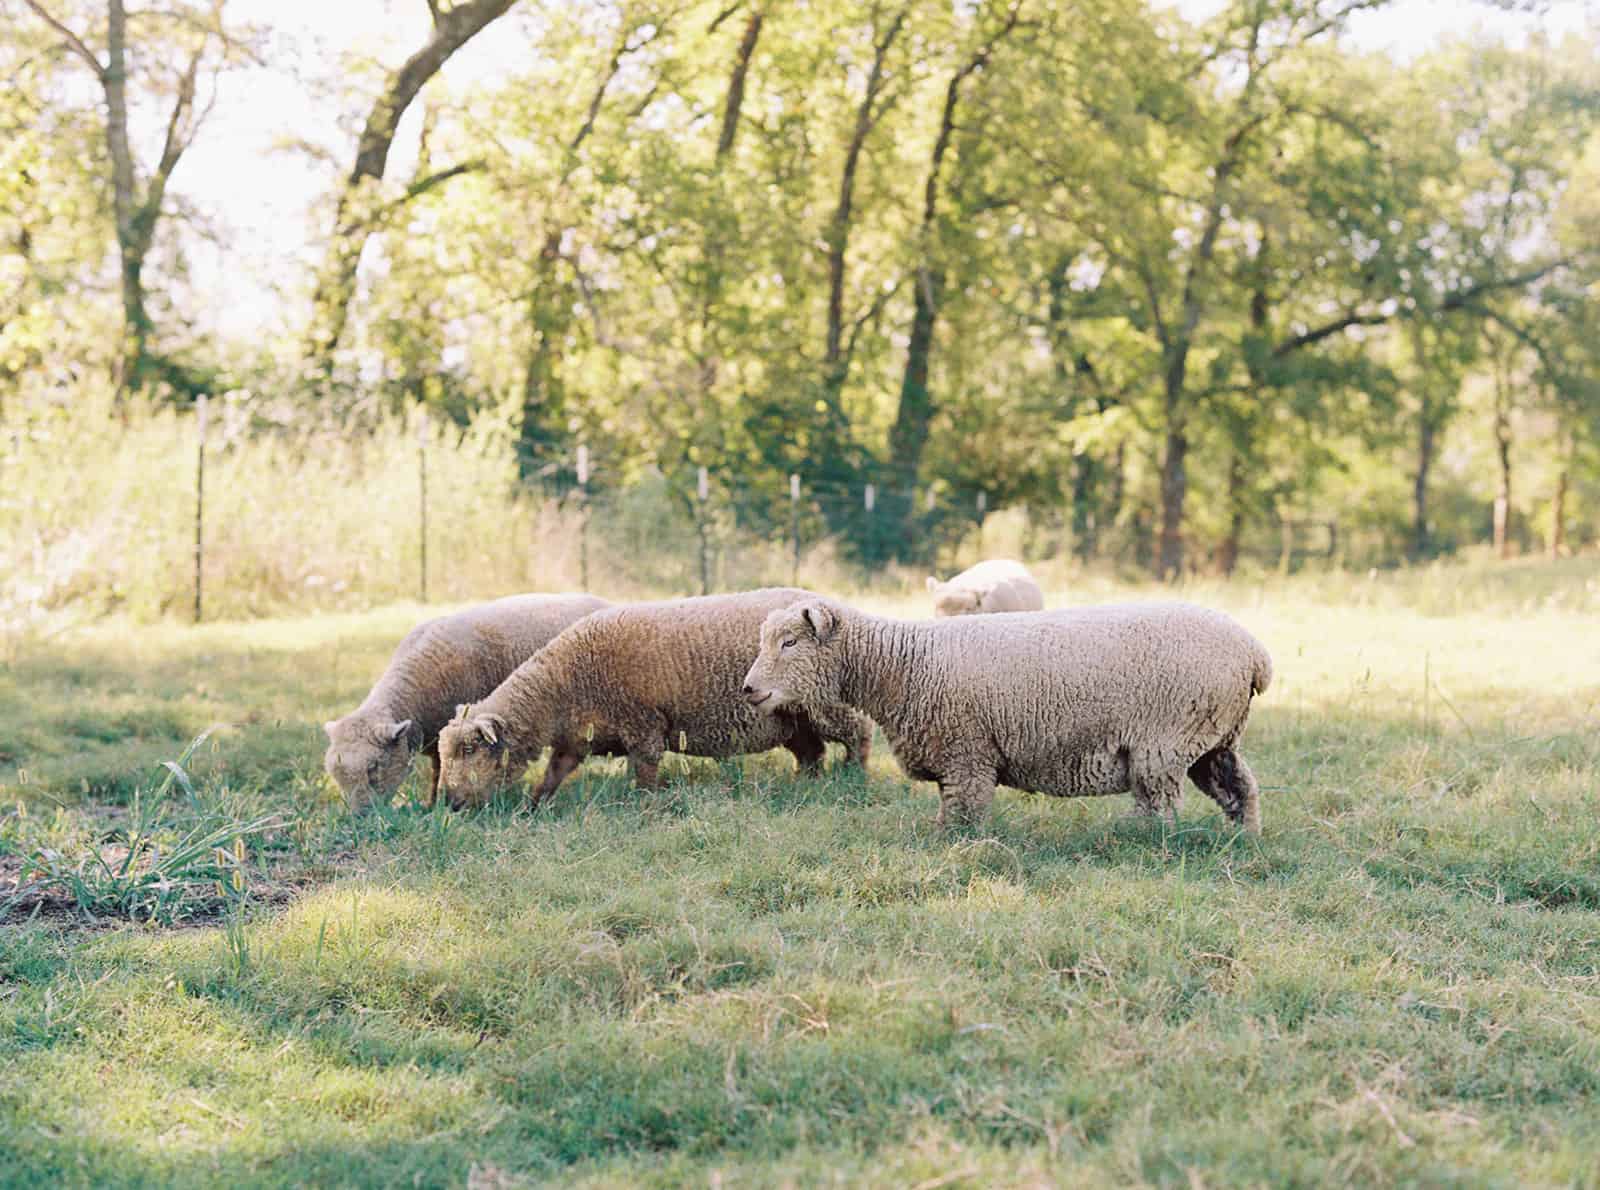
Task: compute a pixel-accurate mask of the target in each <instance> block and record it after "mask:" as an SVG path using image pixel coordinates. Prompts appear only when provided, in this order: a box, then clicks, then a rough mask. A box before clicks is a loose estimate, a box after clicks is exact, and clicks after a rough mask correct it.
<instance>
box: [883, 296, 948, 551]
mask: <svg viewBox="0 0 1600 1190" xmlns="http://www.w3.org/2000/svg"><path fill="white" fill-rule="evenodd" d="M943 290H944V273H943V271H941V270H939V269H936V268H927V267H924V268H923V269H922V270H921V271H920V275H919V276H918V277H917V284H916V295H915V297H914V299H913V301H912V310H911V337H910V342H909V343H908V344H907V346H906V370H905V375H904V377H903V379H902V380H901V383H900V408H899V411H898V413H897V414H896V415H895V421H894V426H893V428H892V429H891V430H890V431H889V458H890V465H891V466H892V468H893V470H894V479H895V486H896V488H897V489H900V490H910V489H911V488H912V487H914V486H915V485H916V482H917V471H918V469H919V467H920V466H921V464H922V451H923V447H924V446H926V445H927V442H928V425H929V423H930V422H931V421H932V420H933V398H932V396H931V395H930V393H929V391H928V367H929V362H930V359H931V357H932V355H933V331H934V324H935V322H936V320H937V319H938V316H939V298H940V296H941V295H942V293H943ZM892 511H893V512H895V513H897V514H898V513H904V512H907V511H909V510H906V509H895V510H892ZM897 519H899V518H897ZM895 538H896V541H897V545H898V546H901V547H903V546H906V545H908V544H909V542H907V541H906V534H903V533H897V534H895Z"/></svg>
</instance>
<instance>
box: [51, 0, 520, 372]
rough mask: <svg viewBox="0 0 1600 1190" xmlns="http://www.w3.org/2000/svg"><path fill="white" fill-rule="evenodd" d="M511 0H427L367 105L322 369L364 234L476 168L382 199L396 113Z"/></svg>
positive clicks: (321, 285)
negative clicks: (401, 56) (425, 20)
mask: <svg viewBox="0 0 1600 1190" xmlns="http://www.w3.org/2000/svg"><path fill="white" fill-rule="evenodd" d="M29 2H30V3H32V2H33V0H29ZM114 2H115V0H114ZM515 3H516V0H460V2H459V3H457V4H455V5H454V6H452V7H450V8H443V7H441V5H440V4H439V0H428V12H429V15H430V16H431V17H432V20H433V28H432V32H431V33H430V34H429V37H428V40H427V41H426V42H424V43H423V44H422V46H421V47H419V48H418V49H417V50H416V51H415V52H414V53H413V54H412V55H411V56H410V57H409V58H407V59H406V60H405V62H404V63H402V64H401V66H400V68H399V69H398V70H396V71H394V72H393V73H392V74H390V75H389V77H388V79H387V80H385V83H384V86H383V90H382V92H381V93H380V94H379V96H378V98H377V99H376V100H375V101H374V102H373V104H372V107H371V108H370V109H369V110H368V112H367V117H366V121H365V123H364V124H363V125H362V128H361V136H360V138H359V140H357V142H356V155H355V162H354V164H353V165H352V166H351V168H350V172H349V174H347V175H346V177H345V181H344V185H343V186H342V187H341V188H340V191H339V198H338V202H337V205H336V207H335V212H334V219H333V224H334V227H333V239H332V242H331V243H330V245H329V248H328V255H327V260H326V263H325V264H324V266H323V269H322V273H321V276H320V277H319V278H318V281H317V286H316V290H315V292H314V294H313V297H312V312H311V329H310V333H309V336H308V339H307V343H306V355H307V358H308V359H309V360H310V361H312V362H313V363H315V364H316V365H317V366H318V367H319V368H320V369H321V370H322V371H323V372H324V374H326V373H328V372H329V371H331V369H332V367H333V352H334V350H335V349H336V348H337V347H338V345H339V340H340V339H341V338H342V337H343V336H344V328H345V323H346V322H347V321H348V320H349V315H350V302H351V300H352V299H353V298H354V296H355V283H356V270H357V268H358V267H359V265H360V263H361V250H362V249H363V248H364V247H365V246H366V243H367V238H368V237H369V236H370V235H371V234H372V233H373V231H374V230H375V229H376V228H377V226H378V225H379V224H380V223H381V222H382V220H383V219H384V218H385V217H386V216H388V215H390V214H392V213H393V212H394V211H395V210H396V209H398V208H399V207H400V206H402V205H404V204H405V203H406V202H408V201H410V200H411V199H414V198H416V197H418V196H419V195H422V194H426V193H427V192H428V191H430V190H432V189H434V188H435V187H437V186H440V185H442V184H443V183H445V182H447V181H449V180H450V179H451V178H455V177H459V176H460V175H461V174H463V173H466V172H468V171H470V170H472V169H474V168H476V163H475V162H472V161H462V162H457V163H454V164H452V165H449V166H445V167H442V168H440V169H437V170H435V171H433V172H431V173H429V174H427V175H426V176H423V177H419V178H417V179H416V180H414V181H413V182H412V183H411V184H410V185H409V186H408V187H407V188H406V190H405V192H404V193H403V194H402V195H400V196H399V197H398V198H395V199H391V200H389V201H388V202H384V201H383V200H382V198H381V187H382V183H383V177H384V173H385V171H386V170H387V169H388V165H389V150H390V148H391V147H392V146H393V144H394V136H395V132H396V130H397V129H398V128H399V126H400V118H401V117H402V116H403V115H405V113H406V109H407V108H409V107H410V106H411V103H412V101H413V100H415V99H416V97H417V96H418V94H420V93H421V91H422V88H423V87H424V86H425V85H426V84H427V83H428V81H429V80H430V79H432V78H433V77H434V75H436V74H438V73H439V71H440V69H441V68H443V66H444V64H445V63H446V62H448V61H449V60H450V58H451V56H452V55H453V54H455V52H456V51H457V50H459V49H460V48H461V47H462V46H464V45H466V44H467V42H468V41H470V40H471V39H472V38H473V37H475V36H477V34H479V33H481V32H482V31H483V30H484V29H486V28H487V27H488V26H489V25H490V24H492V23H493V22H494V21H496V20H498V19H499V18H500V17H502V16H504V15H505V14H506V13H507V12H509V11H510V9H511V7H512V5H514V4H515Z"/></svg>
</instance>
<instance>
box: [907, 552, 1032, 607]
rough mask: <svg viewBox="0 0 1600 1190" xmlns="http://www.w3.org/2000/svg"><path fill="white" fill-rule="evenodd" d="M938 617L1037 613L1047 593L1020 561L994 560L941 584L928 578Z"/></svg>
mask: <svg viewBox="0 0 1600 1190" xmlns="http://www.w3.org/2000/svg"><path fill="white" fill-rule="evenodd" d="M928 590H929V591H931V592H933V614H934V615H936V616H971V615H977V614H987V613H989V612H1036V611H1039V610H1041V609H1042V608H1043V607H1044V593H1043V592H1041V591H1040V590H1039V584H1038V583H1037V582H1035V581H1034V578H1033V575H1031V574H1029V573H1028V568H1027V567H1026V566H1024V565H1023V564H1022V563H1021V562H1013V561H1011V560H1010V559H1007V558H991V559H990V560H989V561H987V562H979V563H978V564H977V565H976V566H969V567H968V568H967V569H965V570H963V571H962V572H961V573H960V574H958V575H956V576H955V578H953V579H949V580H948V581H946V582H942V583H941V582H940V581H939V580H938V579H936V578H934V577H933V576H932V575H931V574H930V575H929V576H928Z"/></svg>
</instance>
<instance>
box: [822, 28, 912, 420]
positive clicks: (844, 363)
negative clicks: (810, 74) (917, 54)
mask: <svg viewBox="0 0 1600 1190" xmlns="http://www.w3.org/2000/svg"><path fill="white" fill-rule="evenodd" d="M905 19H906V10H905V8H901V10H900V11H899V12H898V13H897V14H896V15H895V18H894V20H892V21H891V22H890V23H889V28H888V29H887V30H886V31H885V32H884V33H883V35H882V36H881V37H880V38H879V39H878V40H877V41H875V42H874V43H873V57H872V69H871V71H870V72H869V73H868V74H867V88H866V93H865V94H864V95H862V97H861V103H860V104H859V105H858V106H857V107H856V119H855V125H854V127H853V128H852V129H851V132H850V140H849V143H848V144H847V145H846V146H845V153H844V166H843V168H842V169H841V170H840V172H839V200H838V202H837V203H836V204H835V206H834V208H833V216H832V217H831V218H830V219H829V220H828V232H827V249H828V330H827V340H826V343H825V346H824V348H823V354H822V392H823V401H824V402H825V403H826V404H827V406H828V409H829V411H830V413H831V414H832V416H833V417H834V419H835V421H838V420H841V419H842V413H841V412H840V398H841V396H842V394H843V392H844V384H845V379H846V378H847V376H848V375H849V371H850V360H849V359H848V357H847V356H846V353H845V339H844V281H845V266H846V263H847V260H848V256H849V247H850V230H851V217H852V212H853V210H854V207H855V193H856V171H857V170H858V169H859V168H860V164H861V153H862V150H863V149H864V148H865V147H866V143H867V137H868V136H869V135H870V134H871V133H872V129H873V128H874V127H875V126H876V125H877V123H878V120H879V119H880V118H882V116H883V111H884V109H883V107H882V106H880V104H879V99H880V98H881V96H882V92H883V89H884V87H885V85H886V84H887V77H886V72H885V70H884V63H885V62H886V60H887V59H888V56H889V50H890V48H891V47H892V46H893V45H894V42H895V39H896V38H897V37H899V35H900V29H901V27H902V26H903V25H904V24H905Z"/></svg>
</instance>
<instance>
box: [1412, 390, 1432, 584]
mask: <svg viewBox="0 0 1600 1190" xmlns="http://www.w3.org/2000/svg"><path fill="white" fill-rule="evenodd" d="M1432 467H1433V415H1432V411H1431V410H1430V409H1429V407H1428V401H1427V398H1426V396H1424V398H1423V403H1422V415H1421V417H1419V418H1418V419H1417V470H1416V475H1415V476H1414V477H1413V480H1412V484H1411V560H1412V561H1413V562H1420V561H1422V560H1423V559H1424V558H1426V557H1427V556H1428V555H1429V554H1430V553H1431V552H1432V550H1433V537H1432V534H1431V533H1430V532H1429V530H1428V472H1429V471H1430V470H1431V469H1432Z"/></svg>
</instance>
